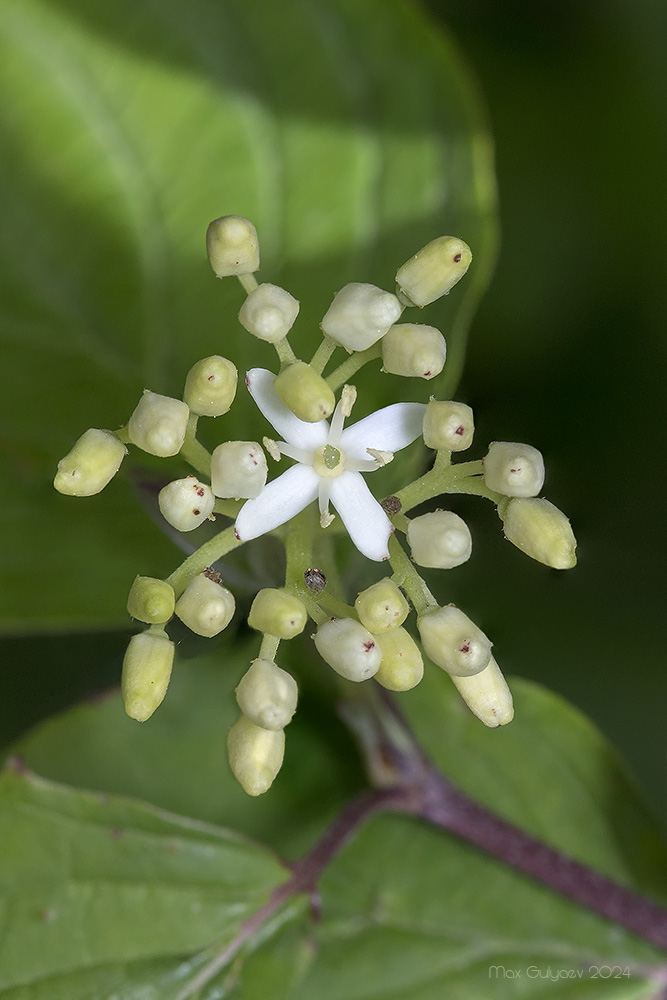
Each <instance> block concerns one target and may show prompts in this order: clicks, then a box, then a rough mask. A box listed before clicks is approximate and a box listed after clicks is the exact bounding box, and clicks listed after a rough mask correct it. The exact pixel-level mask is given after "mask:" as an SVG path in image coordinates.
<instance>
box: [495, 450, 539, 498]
mask: <svg viewBox="0 0 667 1000" xmlns="http://www.w3.org/2000/svg"><path fill="white" fill-rule="evenodd" d="M484 482H485V483H486V485H487V486H488V487H489V489H490V490H495V491H496V493H504V494H505V496H508V497H535V496H537V494H538V493H539V492H540V490H541V489H542V487H543V486H544V459H543V458H542V454H541V453H540V452H539V451H538V450H537V448H533V447H532V445H529V444H518V443H517V442H515V441H494V442H493V443H492V444H491V445H489V452H488V454H487V455H486V457H485V459H484Z"/></svg>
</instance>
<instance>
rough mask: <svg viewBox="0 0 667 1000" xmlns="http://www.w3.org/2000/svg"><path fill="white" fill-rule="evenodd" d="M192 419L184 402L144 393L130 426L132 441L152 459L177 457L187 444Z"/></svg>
mask: <svg viewBox="0 0 667 1000" xmlns="http://www.w3.org/2000/svg"><path fill="white" fill-rule="evenodd" d="M189 416H190V410H189V409H188V404H187V403H184V402H183V400H181V399H172V397H171V396H161V395H160V394H159V393H157V392H151V391H150V389H144V394H143V396H142V397H141V399H140V400H139V402H138V403H137V406H136V407H135V410H134V413H133V414H132V416H131V417H130V421H129V423H128V425H127V431H128V434H129V436H130V441H131V442H132V444H136V446H137V448H141V449H142V451H147V452H148V454H149V455H159V456H160V458H168V457H169V456H170V455H177V454H178V453H179V451H180V450H181V448H182V447H183V442H184V441H185V430H186V427H187V425H188V417H189Z"/></svg>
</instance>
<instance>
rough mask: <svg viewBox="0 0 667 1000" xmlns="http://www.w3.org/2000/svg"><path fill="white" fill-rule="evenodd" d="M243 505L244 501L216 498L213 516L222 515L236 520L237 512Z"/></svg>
mask: <svg viewBox="0 0 667 1000" xmlns="http://www.w3.org/2000/svg"><path fill="white" fill-rule="evenodd" d="M244 503H245V500H221V499H220V498H219V497H216V501H215V507H214V508H213V513H214V514H223V515H224V516H225V517H233V518H234V520H236V517H237V515H238V512H239V511H240V510H241V507H242V506H243V504H244Z"/></svg>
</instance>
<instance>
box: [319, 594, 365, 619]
mask: <svg viewBox="0 0 667 1000" xmlns="http://www.w3.org/2000/svg"><path fill="white" fill-rule="evenodd" d="M320 604H321V605H322V607H323V608H324V609H325V610H326V611H328V612H329V617H330V618H355V619H356V617H357V612H356V611H355V610H354V608H352V607H350V605H349V604H345V602H344V601H339V600H338V598H337V597H334V596H333V594H329V593H324V594H322V599H321V601H320Z"/></svg>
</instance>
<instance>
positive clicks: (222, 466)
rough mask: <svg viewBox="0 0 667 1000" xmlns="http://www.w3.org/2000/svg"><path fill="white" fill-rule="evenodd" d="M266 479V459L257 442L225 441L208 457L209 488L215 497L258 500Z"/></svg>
mask: <svg viewBox="0 0 667 1000" xmlns="http://www.w3.org/2000/svg"><path fill="white" fill-rule="evenodd" d="M267 475H268V467H267V464H266V455H265V454H264V452H263V451H262V449H261V446H260V445H259V444H258V443H257V442H256V441H225V442H224V444H219V445H218V447H217V448H216V449H215V450H214V452H213V454H212V456H211V488H212V490H213V492H214V494H215V495H216V496H217V497H226V498H229V497H235V498H237V499H238V498H241V497H242V498H244V499H246V500H247V499H251V498H252V497H257V496H259V494H260V493H261V492H262V490H263V489H264V486H265V484H266V477H267Z"/></svg>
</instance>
